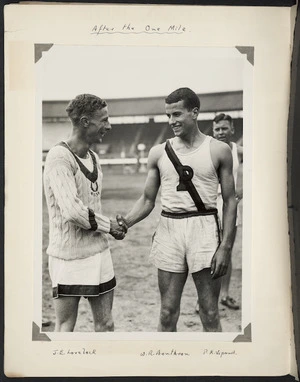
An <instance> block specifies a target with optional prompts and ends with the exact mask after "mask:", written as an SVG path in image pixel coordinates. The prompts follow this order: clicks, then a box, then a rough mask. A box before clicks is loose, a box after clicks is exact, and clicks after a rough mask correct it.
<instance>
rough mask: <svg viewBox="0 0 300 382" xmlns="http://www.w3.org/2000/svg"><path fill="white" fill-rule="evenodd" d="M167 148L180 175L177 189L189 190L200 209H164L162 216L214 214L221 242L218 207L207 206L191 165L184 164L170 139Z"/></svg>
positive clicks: (180, 217)
mask: <svg viewBox="0 0 300 382" xmlns="http://www.w3.org/2000/svg"><path fill="white" fill-rule="evenodd" d="M165 150H166V153H167V155H168V158H169V159H170V161H171V162H172V164H173V166H174V168H175V170H176V172H177V174H178V175H179V184H178V186H177V191H188V193H189V194H190V196H191V198H192V199H193V201H194V203H195V206H196V208H197V210H198V211H191V212H182V213H181V212H179V213H173V212H167V211H162V213H161V214H162V216H165V217H169V218H172V219H184V218H188V217H192V216H203V215H214V217H215V220H216V224H217V227H218V236H219V242H220V238H221V234H220V227H219V221H218V210H217V208H206V207H205V205H204V203H203V201H202V199H201V196H200V195H199V193H198V191H197V189H196V187H195V186H194V184H193V182H192V178H193V176H194V171H193V169H192V168H191V167H190V166H187V165H182V163H181V162H180V160H179V158H178V156H177V155H176V153H175V151H174V150H173V148H172V145H171V143H170V141H169V140H167V141H166V146H165Z"/></svg>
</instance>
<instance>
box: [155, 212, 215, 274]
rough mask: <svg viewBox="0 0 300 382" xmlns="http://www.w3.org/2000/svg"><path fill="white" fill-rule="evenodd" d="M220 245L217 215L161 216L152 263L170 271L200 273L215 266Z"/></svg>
mask: <svg viewBox="0 0 300 382" xmlns="http://www.w3.org/2000/svg"><path fill="white" fill-rule="evenodd" d="M219 243H220V230H219V226H218V224H217V222H216V218H215V216H214V215H204V216H192V217H187V218H181V219H173V218H170V217H164V216H161V217H160V221H159V224H158V227H157V229H156V232H155V233H154V235H153V243H152V249H151V253H150V261H151V262H152V263H153V264H154V265H155V266H156V267H157V268H159V269H161V270H164V271H168V272H175V273H183V272H186V271H189V273H195V272H199V271H201V270H202V269H204V268H210V267H211V260H212V257H213V255H214V254H215V252H216V250H217V248H218V246H219Z"/></svg>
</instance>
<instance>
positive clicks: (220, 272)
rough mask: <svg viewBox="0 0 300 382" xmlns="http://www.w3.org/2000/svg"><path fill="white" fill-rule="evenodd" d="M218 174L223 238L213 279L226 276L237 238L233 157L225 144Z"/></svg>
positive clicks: (219, 159)
mask: <svg viewBox="0 0 300 382" xmlns="http://www.w3.org/2000/svg"><path fill="white" fill-rule="evenodd" d="M218 162H219V167H218V170H219V171H218V172H219V179H220V184H221V192H222V198H223V238H222V241H221V243H220V246H219V248H218V250H217V251H216V253H215V255H214V257H213V259H212V265H211V271H212V277H213V278H218V277H220V276H224V275H225V274H226V272H227V268H228V264H229V261H230V256H231V250H232V246H233V242H234V238H235V222H236V199H235V189H234V179H233V175H232V155H231V152H230V148H229V147H227V146H225V145H224V144H221V145H219V148H218Z"/></svg>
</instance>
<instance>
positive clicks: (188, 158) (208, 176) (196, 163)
mask: <svg viewBox="0 0 300 382" xmlns="http://www.w3.org/2000/svg"><path fill="white" fill-rule="evenodd" d="M212 139H214V138H212V137H210V136H206V138H205V140H204V141H203V143H202V144H201V145H200V146H199V147H198V148H197V149H196V150H194V151H192V152H189V153H184V154H182V153H178V152H177V151H176V150H174V151H175V153H176V155H177V156H178V158H179V160H180V162H181V163H182V165H187V166H190V167H191V168H192V169H193V171H194V176H193V178H192V182H193V184H194V186H195V187H196V189H197V191H198V193H199V195H200V197H201V199H202V201H203V203H204V205H205V207H206V208H216V206H217V193H218V184H219V179H218V175H217V172H216V169H215V167H214V165H213V162H212V159H211V153H210V142H211V140H212ZM173 140H174V138H172V139H170V143H171V145H172V146H173V143H174V141H173ZM173 149H174V147H173ZM158 168H159V172H160V178H161V204H162V209H163V210H165V211H166V212H173V213H174V212H190V211H197V208H196V206H195V203H194V202H193V200H192V198H191V196H190V194H189V193H188V191H177V186H178V184H179V175H178V174H177V172H176V170H175V168H174V166H173V163H172V162H171V161H170V159H169V158H168V156H167V153H166V151H164V153H163V154H162V156H161V157H160V159H159V161H158Z"/></svg>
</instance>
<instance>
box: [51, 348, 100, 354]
mask: <svg viewBox="0 0 300 382" xmlns="http://www.w3.org/2000/svg"><path fill="white" fill-rule="evenodd" d="M52 355H96V349H93V350H87V349H85V348H81V349H80V350H79V349H77V350H71V349H67V350H65V349H55V350H53V351H52Z"/></svg>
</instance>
